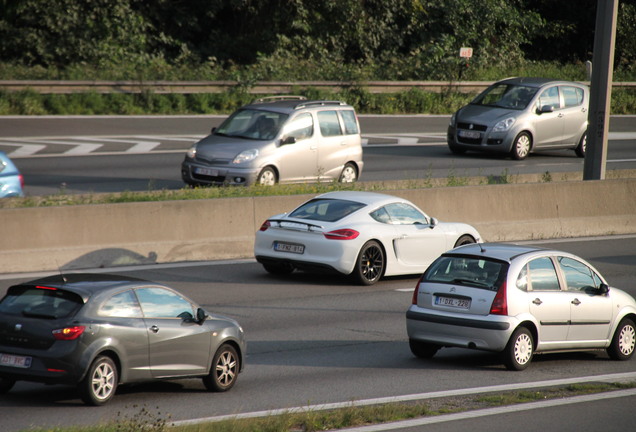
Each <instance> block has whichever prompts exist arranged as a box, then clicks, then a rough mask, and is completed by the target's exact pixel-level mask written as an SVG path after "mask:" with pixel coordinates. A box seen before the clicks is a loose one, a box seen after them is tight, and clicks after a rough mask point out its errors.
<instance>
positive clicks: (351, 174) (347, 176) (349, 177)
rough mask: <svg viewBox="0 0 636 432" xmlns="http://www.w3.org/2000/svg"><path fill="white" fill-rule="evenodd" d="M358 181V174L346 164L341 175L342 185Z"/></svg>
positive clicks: (351, 166)
mask: <svg viewBox="0 0 636 432" xmlns="http://www.w3.org/2000/svg"><path fill="white" fill-rule="evenodd" d="M357 179H358V172H357V171H356V169H355V167H354V166H353V165H351V164H346V165H345V167H344V169H343V170H342V173H341V174H340V183H353V182H355V181H356V180H357Z"/></svg>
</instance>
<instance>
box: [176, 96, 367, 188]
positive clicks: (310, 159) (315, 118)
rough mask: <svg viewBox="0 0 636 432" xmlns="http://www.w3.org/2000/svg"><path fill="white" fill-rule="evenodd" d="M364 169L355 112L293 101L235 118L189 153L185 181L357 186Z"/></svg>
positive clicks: (268, 102)
mask: <svg viewBox="0 0 636 432" xmlns="http://www.w3.org/2000/svg"><path fill="white" fill-rule="evenodd" d="M362 167H363V161H362V144H361V137H360V126H359V123H358V118H357V115H356V113H355V110H354V109H353V107H351V106H350V105H347V104H346V103H344V102H341V101H323V100H311V101H310V100H306V99H305V98H304V97H302V96H291V97H273V98H263V99H259V100H257V101H255V102H254V103H252V104H249V105H246V106H244V107H242V108H240V109H239V110H238V111H236V112H235V113H233V114H232V115H231V116H230V117H228V118H227V119H226V120H225V121H224V122H223V123H222V124H221V125H220V126H219V127H218V128H214V129H212V133H211V135H208V136H207V137H206V138H203V139H202V140H201V141H199V142H197V143H195V144H194V145H193V146H192V147H191V148H190V149H189V150H188V151H187V153H186V156H185V159H184V160H183V163H182V164H181V177H182V178H183V181H184V182H185V183H186V184H188V185H190V186H203V185H244V186H248V185H252V184H255V183H256V184H262V185H267V186H271V185H273V184H276V183H279V182H280V183H302V182H314V181H339V182H353V181H356V180H357V179H358V178H359V176H360V173H361V172H362Z"/></svg>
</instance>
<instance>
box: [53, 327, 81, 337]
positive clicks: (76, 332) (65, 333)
mask: <svg viewBox="0 0 636 432" xmlns="http://www.w3.org/2000/svg"><path fill="white" fill-rule="evenodd" d="M85 329H86V327H84V326H73V327H65V328H63V329H57V330H53V337H54V338H55V339H57V340H74V339H77V338H78V337H80V336H81V335H82V333H84V330H85Z"/></svg>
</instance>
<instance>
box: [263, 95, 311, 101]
mask: <svg viewBox="0 0 636 432" xmlns="http://www.w3.org/2000/svg"><path fill="white" fill-rule="evenodd" d="M285 100H307V98H306V97H305V96H294V95H285V96H265V97H262V98H258V99H255V100H253V101H252V103H264V102H276V101H285Z"/></svg>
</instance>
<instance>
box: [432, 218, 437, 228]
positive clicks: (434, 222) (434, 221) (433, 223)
mask: <svg viewBox="0 0 636 432" xmlns="http://www.w3.org/2000/svg"><path fill="white" fill-rule="evenodd" d="M438 223H439V221H438V220H437V218H434V217H432V218H431V229H433V228H435V227H436V226H437V224H438Z"/></svg>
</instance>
